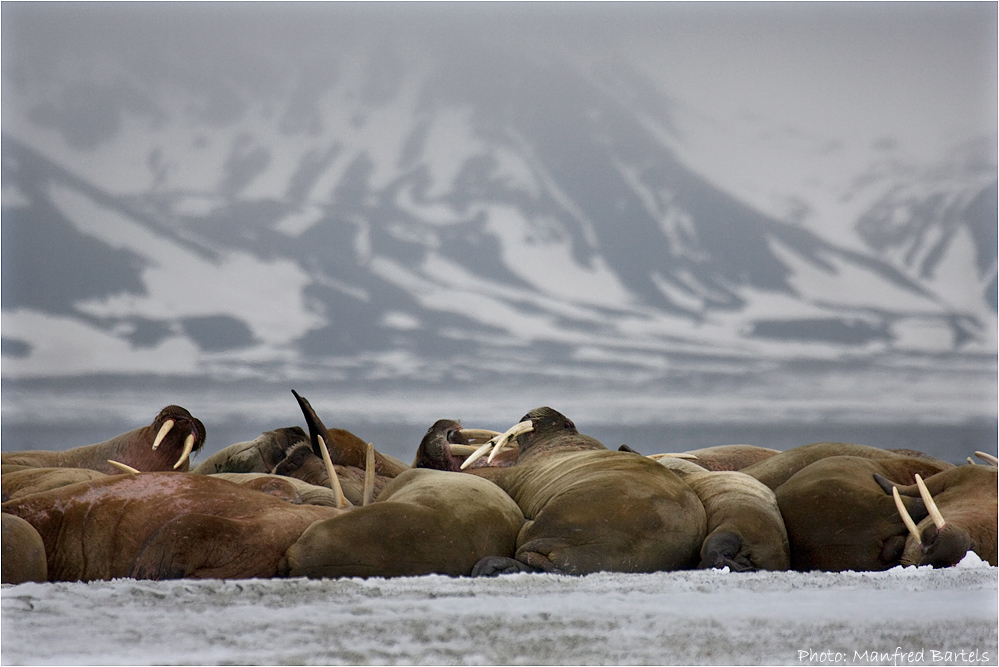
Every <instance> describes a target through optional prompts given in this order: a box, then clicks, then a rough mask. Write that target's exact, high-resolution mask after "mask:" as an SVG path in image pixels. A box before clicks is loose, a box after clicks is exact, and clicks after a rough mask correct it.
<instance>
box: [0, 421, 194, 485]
mask: <svg viewBox="0 0 999 667" xmlns="http://www.w3.org/2000/svg"><path fill="white" fill-rule="evenodd" d="M169 420H173V422H174V427H173V428H172V429H170V432H169V433H167V435H166V437H165V438H164V439H163V441H162V442H161V443H160V444H159V446H158V447H157V448H156V449H153V443H154V442H155V439H156V435H157V434H158V433H159V432H160V429H161V428H162V427H163V425H164V424H165V423H166V422H167V421H169ZM189 435H193V436H194V449H193V451H194V452H197V451H198V450H200V449H201V447H202V445H204V444H205V426H204V424H202V423H201V421H199V420H198V419H195V418H194V417H192V416H191V413H190V412H188V411H187V410H185V409H184V408H182V407H179V406H177V405H170V406H167V407H165V408H163V409H162V410H161V411H160V413H159V414H158V415H157V416H156V419H154V420H153V423H152V424H150V425H149V426H143V427H142V428H137V429H133V430H131V431H129V432H127V433H122V434H121V435H118V436H115V437H113V438H111V439H110V440H106V441H104V442H100V443H97V444H96V445H87V446H85V447H74V448H73V449H67V450H65V451H58V452H57V451H45V450H31V451H23V452H4V453H3V454H0V460H2V461H3V463H4V465H8V464H16V465H25V466H31V467H35V468H88V469H90V470H96V471H98V472H102V473H105V474H107V475H117V474H119V473H120V472H121V471H120V470H119V469H117V468H115V467H114V466H112V465H111V464H110V463H108V459H111V460H114V461H118V462H119V463H124V464H125V465H127V466H131V467H132V468H135V469H136V470H139V471H140V472H152V471H157V470H166V471H169V470H174V469H175V468H174V465H175V464H176V463H177V461H178V460H179V459H180V456H181V453H182V452H183V450H184V441H185V439H186V438H187V436H189ZM189 469H190V460H189V459H188V460H185V461H184V462H183V463H182V464H181V465H180V466H178V467H177V468H176V470H178V471H180V472H186V471H187V470H189Z"/></svg>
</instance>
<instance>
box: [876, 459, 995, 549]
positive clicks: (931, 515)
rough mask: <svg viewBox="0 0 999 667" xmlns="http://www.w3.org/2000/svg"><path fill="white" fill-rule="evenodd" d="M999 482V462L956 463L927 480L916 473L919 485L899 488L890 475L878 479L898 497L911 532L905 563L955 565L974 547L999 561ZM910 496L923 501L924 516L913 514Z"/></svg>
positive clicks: (907, 540) (898, 504) (887, 490)
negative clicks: (998, 528) (998, 548)
mask: <svg viewBox="0 0 999 667" xmlns="http://www.w3.org/2000/svg"><path fill="white" fill-rule="evenodd" d="M996 480H997V472H996V467H995V466H979V465H962V466H956V467H954V468H951V469H949V470H944V471H943V472H939V473H937V474H935V475H933V476H932V477H929V478H927V479H926V480H925V482H924V481H923V480H922V479H920V478H918V477H917V478H916V483H915V484H912V485H906V486H897V485H895V484H893V483H892V481H891V480H889V479H886V478H885V477H879V478H876V480H875V481H877V483H878V485H879V486H881V488H882V489H883V490H884V491H885V492H886V493H889V492H890V493H892V494H893V495H894V496H895V499H896V505H897V509H898V512H899V515H900V516H901V518H902V519H903V521H905V523H906V526H907V528H908V531H909V536H908V537H907V538H906V540H905V548H904V550H903V552H902V557H901V559H900V562H901V564H902V565H932V566H933V567H950V566H951V565H955V564H957V563H958V562H960V561H961V559H962V558H964V557H965V555H966V554H967V553H968V552H969V551H974V552H975V553H976V554H977V555H978V557H979V558H981V559H982V560H984V561H987V562H988V563H989V564H990V565H993V566H994V565H996V564H997V554H996V543H997V539H996V526H997V522H999V502H997V482H996ZM896 486H897V488H893V487H896ZM889 489H892V490H891V491H889ZM909 497H912V498H917V497H918V498H919V499H920V500H922V501H923V505H924V506H925V509H926V512H925V514H926V516H925V518H922V519H920V518H919V517H918V515H917V516H910V515H911V514H912V512H911V511H910V510H909V509H908V508H907V507H906V505H905V504H904V503H903V500H902V499H903V498H906V499H908V498H909ZM910 506H911V505H910Z"/></svg>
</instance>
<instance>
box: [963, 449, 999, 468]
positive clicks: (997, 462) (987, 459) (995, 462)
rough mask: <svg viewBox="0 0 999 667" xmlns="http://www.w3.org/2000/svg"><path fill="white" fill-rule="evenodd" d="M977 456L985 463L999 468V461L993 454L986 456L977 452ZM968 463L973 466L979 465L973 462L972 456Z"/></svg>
mask: <svg viewBox="0 0 999 667" xmlns="http://www.w3.org/2000/svg"><path fill="white" fill-rule="evenodd" d="M975 456H977V457H978V458H980V459H981V460H983V461H985V462H986V463H988V464H989V465H993V466H999V459H997V458H996V457H994V456H992V455H991V454H986V453H985V452H975ZM968 463H970V464H971V465H977V464H976V463H975V462H974V461H972V460H971V457H970V456H969V457H968Z"/></svg>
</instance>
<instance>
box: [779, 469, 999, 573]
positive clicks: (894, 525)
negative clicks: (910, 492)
mask: <svg viewBox="0 0 999 667" xmlns="http://www.w3.org/2000/svg"><path fill="white" fill-rule="evenodd" d="M947 465H948V466H949V464H947ZM949 467H951V468H952V466H949ZM964 467H970V466H964ZM939 470H940V465H939V463H937V462H934V461H931V460H926V459H923V458H909V457H905V456H901V455H896V456H891V457H888V458H881V459H871V458H864V457H860V456H831V457H826V458H823V459H820V460H818V461H815V462H814V463H811V464H810V465H808V466H806V467H804V468H802V469H801V470H800V471H798V472H797V473H795V474H794V475H792V476H791V478H790V479H788V480H787V481H786V482H784V483H783V484H781V485H780V486H778V487H777V489H776V491H774V495H775V496H776V497H777V504H778V505H779V506H780V510H781V514H782V515H783V516H784V525H785V526H786V527H787V536H788V540H789V542H790V545H791V567H792V568H793V569H795V570H825V571H833V572H839V571H843V570H855V571H864V570H867V571H871V570H885V569H888V568H891V567H894V566H896V565H898V564H899V563H900V559H901V557H902V552H903V548H904V547H905V542H906V534H907V530H906V527H905V524H904V523H903V522H902V519H901V518H900V517H899V514H898V511H897V509H896V507H895V503H894V501H893V499H892V496H891V491H890V488H889V490H888V492H887V493H886V492H885V490H884V489H883V488H882V487H880V486H879V485H878V482H877V481H876V477H875V475H877V476H880V477H883V478H885V479H887V480H891V481H890V482H889V484H892V483H894V484H897V485H899V486H900V487H905V488H907V487H908V485H909V484H911V483H913V482H914V475H917V474H919V475H922V476H930V475H933V477H930V479H934V478H935V477H936V473H938V472H939ZM941 474H942V473H941ZM993 479H994V476H993ZM916 496H917V497H916V498H911V497H907V498H906V503H907V509H908V510H909V512H910V513H911V514H912V515H913V516H915V517H917V519H916V520H917V521H921V520H922V519H923V518H924V517H926V516H927V510H926V508H925V506H924V505H923V503H922V501H921V499H919V498H918V494H916ZM993 507H994V505H993ZM993 518H994V517H993ZM962 555H963V552H962Z"/></svg>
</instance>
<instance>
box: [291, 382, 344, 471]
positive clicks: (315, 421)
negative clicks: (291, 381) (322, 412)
mask: <svg viewBox="0 0 999 667" xmlns="http://www.w3.org/2000/svg"><path fill="white" fill-rule="evenodd" d="M291 393H292V394H294V395H295V400H296V401H298V407H300V408H301V409H302V415H304V416H305V422H306V423H307V424H308V425H309V442H310V443H311V444H312V452H313V453H314V454H315V455H316V456H318V457H320V458H322V456H323V455H322V451H321V450H320V449H319V437H320V436H321V437H323V438H324V439H325V438H328V437H329V436H328V435H327V430H326V425H325V424H323V420H322V419H320V418H319V415H317V414H316V411H315V410H314V409H313V408H312V405H311V404H310V403H309V401H308V399H307V398H305V397H304V396H300V395H299V393H298V392H297V391H295V390H294V389H292V390H291ZM333 462H334V463H338V462H339V461H336V460H334V461H333Z"/></svg>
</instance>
